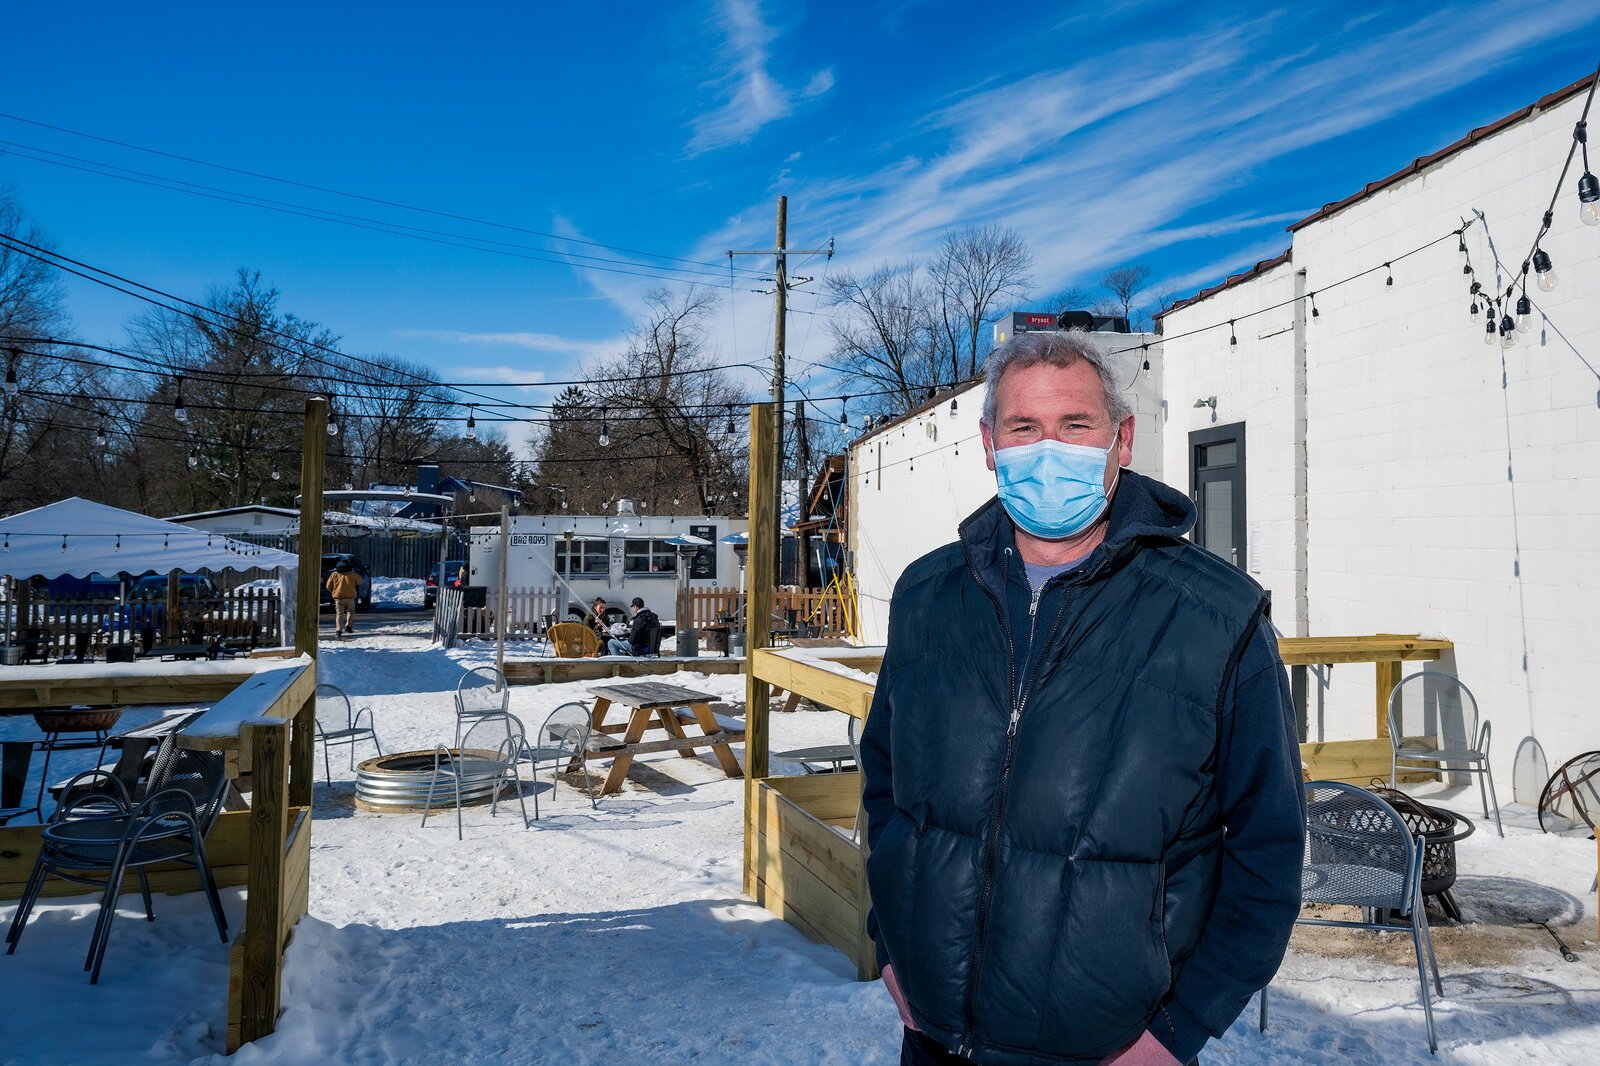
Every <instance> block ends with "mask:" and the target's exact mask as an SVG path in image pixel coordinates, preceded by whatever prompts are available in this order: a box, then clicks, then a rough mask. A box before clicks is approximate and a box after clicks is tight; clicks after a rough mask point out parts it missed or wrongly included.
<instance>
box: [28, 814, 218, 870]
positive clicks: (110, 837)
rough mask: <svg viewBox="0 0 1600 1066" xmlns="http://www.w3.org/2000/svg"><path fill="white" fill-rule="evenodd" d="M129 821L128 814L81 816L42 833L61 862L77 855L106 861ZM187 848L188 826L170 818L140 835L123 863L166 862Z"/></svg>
mask: <svg viewBox="0 0 1600 1066" xmlns="http://www.w3.org/2000/svg"><path fill="white" fill-rule="evenodd" d="M130 821H131V819H128V818H84V819H81V820H79V821H74V822H62V823H61V824H60V825H55V826H48V827H46V829H45V833H44V835H45V838H46V839H47V840H49V841H50V842H51V844H52V845H54V846H55V848H56V851H57V854H58V855H60V857H61V859H62V860H63V862H65V861H68V860H71V859H80V860H82V861H83V862H85V863H87V864H90V865H95V866H102V865H110V864H111V862H112V861H113V860H114V859H115V858H116V856H117V852H118V851H120V850H121V848H122V838H123V835H124V833H126V832H127V829H128V824H129V822H130ZM189 850H190V849H189V827H188V826H187V825H186V824H184V823H182V822H174V823H172V824H171V825H170V827H167V828H164V829H154V830H151V831H149V832H147V833H145V834H143V835H141V836H140V838H139V844H138V847H137V848H136V849H133V850H131V851H130V852H129V854H128V856H127V858H126V859H125V860H124V862H123V865H124V866H129V867H132V866H148V865H150V864H151V863H157V862H166V861H168V860H170V859H174V858H180V857H182V856H185V855H188V854H189Z"/></svg>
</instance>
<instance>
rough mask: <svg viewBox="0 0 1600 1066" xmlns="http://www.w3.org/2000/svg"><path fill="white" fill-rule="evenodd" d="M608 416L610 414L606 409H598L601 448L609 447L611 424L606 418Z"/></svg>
mask: <svg viewBox="0 0 1600 1066" xmlns="http://www.w3.org/2000/svg"><path fill="white" fill-rule="evenodd" d="M609 415H610V412H609V411H608V410H607V409H606V408H604V407H602V408H600V447H602V448H609V447H611V422H610V419H609V417H608V416H609Z"/></svg>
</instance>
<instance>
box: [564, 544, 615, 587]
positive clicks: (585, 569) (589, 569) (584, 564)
mask: <svg viewBox="0 0 1600 1066" xmlns="http://www.w3.org/2000/svg"><path fill="white" fill-rule="evenodd" d="M606 552H607V545H606V542H605V541H604V540H597V539H596V540H582V539H577V538H574V539H573V540H572V541H571V543H568V542H567V540H566V539H565V538H561V539H558V540H557V541H556V573H558V574H562V575H565V576H567V577H594V576H598V577H604V576H605V575H606V574H608V573H609V572H610V570H611V565H610V563H609V562H608V561H607V559H606Z"/></svg>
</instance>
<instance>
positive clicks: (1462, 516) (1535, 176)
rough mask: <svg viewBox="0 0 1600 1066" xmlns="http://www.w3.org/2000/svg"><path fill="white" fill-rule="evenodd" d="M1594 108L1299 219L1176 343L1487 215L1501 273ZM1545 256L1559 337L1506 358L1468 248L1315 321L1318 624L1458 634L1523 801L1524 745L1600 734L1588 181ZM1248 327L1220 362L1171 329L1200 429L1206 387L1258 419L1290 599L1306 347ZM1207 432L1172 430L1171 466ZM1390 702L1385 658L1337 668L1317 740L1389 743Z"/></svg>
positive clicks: (1267, 508)
mask: <svg viewBox="0 0 1600 1066" xmlns="http://www.w3.org/2000/svg"><path fill="white" fill-rule="evenodd" d="M1580 106H1581V99H1574V100H1570V101H1568V102H1567V103H1565V104H1563V105H1561V106H1559V107H1558V108H1556V109H1554V110H1553V111H1551V112H1548V113H1546V114H1544V115H1542V116H1538V117H1535V118H1533V119H1530V120H1528V121H1526V122H1523V123H1521V124H1519V125H1517V126H1515V127H1513V128H1511V129H1509V130H1507V131H1505V132H1503V133H1501V134H1498V135H1496V136H1494V137H1492V138H1490V139H1488V140H1486V141H1484V142H1482V143H1480V144H1478V145H1476V146H1473V147H1471V148H1469V149H1467V150H1465V151H1463V152H1461V153H1459V154H1457V155H1455V156H1453V157H1451V158H1450V159H1448V160H1445V161H1444V162H1442V163H1440V164H1438V165H1436V166H1435V167H1433V168H1431V169H1430V170H1429V171H1428V172H1427V173H1425V174H1423V175H1420V176H1417V177H1413V178H1410V179H1408V180H1406V181H1404V182H1402V183H1400V184H1397V185H1395V186H1392V187H1390V188H1388V189H1385V190H1383V191H1381V192H1379V193H1377V194H1375V195H1373V196H1371V197H1369V198H1368V199H1366V200H1364V201H1362V202H1360V203H1357V204H1355V205H1353V206H1352V207H1350V208H1347V209H1345V210H1344V211H1341V212H1339V213H1338V214H1336V215H1334V216H1332V217H1331V218H1329V219H1326V220H1323V221H1320V222H1317V223H1314V224H1312V225H1310V226H1308V227H1306V228H1305V229H1302V230H1301V231H1299V232H1298V233H1297V234H1296V235H1295V239H1294V264H1293V267H1292V268H1284V269H1283V270H1281V271H1275V272H1274V273H1273V274H1272V275H1270V276H1268V277H1266V278H1262V279H1259V280H1255V281H1252V282H1249V283H1246V284H1243V285H1240V286H1237V287H1235V288H1234V289H1231V290H1227V291H1225V292H1224V293H1221V294H1219V295H1218V296H1216V297H1213V298H1211V299H1208V300H1206V301H1204V302H1202V303H1201V304H1199V305H1197V306H1195V307H1192V308H1187V309H1185V310H1183V311H1181V312H1178V313H1175V314H1173V315H1171V316H1169V317H1168V319H1167V322H1166V327H1167V332H1168V335H1169V336H1172V335H1175V334H1178V333H1181V332H1183V331H1184V330H1186V329H1190V328H1193V326H1194V325H1196V324H1204V323H1205V322H1207V321H1217V320H1219V319H1220V320H1224V321H1225V320H1226V319H1227V318H1228V317H1229V315H1230V314H1233V313H1236V312H1234V311H1231V310H1230V308H1239V309H1240V310H1243V309H1244V308H1246V307H1249V306H1262V305H1264V304H1269V303H1275V302H1277V301H1278V300H1279V299H1281V298H1282V297H1283V294H1284V293H1285V291H1286V288H1287V286H1288V285H1290V284H1292V271H1295V270H1303V271H1305V272H1306V284H1307V287H1308V288H1309V289H1311V290H1316V289H1318V288H1319V286H1322V285H1326V284H1328V283H1329V282H1332V281H1335V280H1337V279H1339V278H1343V277H1346V276H1348V275H1351V274H1354V273H1356V272H1357V271H1360V270H1364V269H1366V268H1368V267H1372V266H1374V265H1377V264H1381V263H1382V262H1383V261H1385V260H1389V259H1393V258H1394V257H1395V256H1397V255H1399V254H1401V253H1402V252H1404V251H1406V250H1407V249H1410V248H1413V247H1416V246H1418V245H1421V244H1423V243H1424V242H1426V241H1428V240H1430V239H1432V238H1434V237H1437V236H1439V235H1440V234H1442V233H1445V232H1446V231H1448V230H1449V229H1450V228H1451V227H1452V226H1454V225H1457V224H1458V220H1459V219H1460V218H1461V217H1462V216H1465V217H1468V218H1471V217H1472V209H1474V208H1478V209H1481V210H1482V211H1483V212H1484V213H1485V214H1486V216H1487V225H1486V226H1485V225H1481V224H1480V225H1475V226H1474V227H1472V228H1471V229H1470V230H1469V231H1468V233H1467V245H1468V247H1469V249H1470V250H1471V254H1472V259H1473V263H1474V265H1475V266H1476V267H1477V269H1478V272H1479V276H1480V277H1481V278H1484V279H1486V280H1488V279H1492V277H1493V273H1492V271H1493V258H1492V254H1491V251H1490V243H1489V242H1490V240H1491V239H1492V240H1493V246H1494V247H1495V248H1498V249H1499V251H1500V253H1501V254H1502V255H1503V256H1505V257H1506V259H1507V260H1508V266H1509V267H1511V268H1512V269H1516V268H1517V267H1519V266H1520V263H1521V260H1522V257H1523V256H1524V255H1525V254H1526V253H1527V251H1528V248H1529V242H1530V241H1531V239H1532V236H1533V233H1534V230H1535V228H1536V226H1537V225H1538V221H1539V214H1540V212H1541V211H1542V210H1543V207H1544V204H1545V203H1546V202H1547V200H1548V197H1549V195H1550V191H1551V187H1552V184H1553V183H1554V181H1555V177H1556V174H1557V173H1558V171H1559V170H1560V166H1561V161H1562V159H1563V157H1564V156H1565V153H1566V151H1567V147H1568V145H1569V144H1570V138H1571V131H1572V127H1573V123H1574V122H1575V121H1576V119H1577V116H1578V111H1579V108H1580ZM1575 183H1576V182H1575V179H1569V181H1568V182H1567V185H1568V186H1575ZM1545 247H1546V248H1547V250H1548V251H1549V252H1550V254H1551V256H1552V257H1553V259H1554V260H1555V264H1556V268H1557V272H1558V274H1559V275H1560V277H1561V284H1560V286H1559V288H1558V290H1557V291H1556V292H1554V293H1551V294H1548V295H1546V294H1541V293H1539V292H1538V291H1537V290H1534V291H1532V292H1531V295H1532V296H1533V297H1534V300H1535V303H1536V304H1537V305H1538V306H1540V307H1541V308H1542V309H1543V310H1544V311H1545V312H1546V313H1547V314H1548V316H1549V320H1550V328H1548V329H1547V331H1546V338H1547V341H1546V343H1544V344H1542V345H1541V344H1540V343H1539V339H1538V337H1537V336H1536V337H1535V338H1534V343H1533V344H1532V345H1527V344H1524V345H1519V346H1518V347H1517V348H1515V349H1513V350H1511V351H1509V352H1506V353H1504V354H1505V359H1504V362H1503V363H1502V359H1501V355H1502V353H1501V350H1500V348H1499V347H1498V346H1495V347H1492V348H1491V347H1486V346H1485V345H1484V344H1483V343H1482V334H1483V323H1482V320H1481V318H1480V319H1479V320H1476V321H1474V320H1471V319H1469V318H1468V315H1467V303H1468V298H1467V294H1466V279H1465V278H1464V277H1463V276H1462V273H1461V258H1460V255H1459V253H1458V252H1457V251H1456V242H1455V240H1454V238H1451V239H1448V240H1446V241H1444V242H1442V243H1440V244H1438V245H1436V246H1434V247H1433V248H1431V249H1429V250H1427V251H1424V252H1422V253H1420V254H1418V255H1415V256H1413V257H1411V258H1409V259H1407V260H1405V261H1403V262H1400V263H1396V264H1395V266H1394V285H1393V286H1392V287H1390V286H1387V285H1385V284H1384V274H1383V272H1382V271H1381V270H1380V271H1379V272H1378V273H1377V274H1375V275H1371V276H1368V277H1367V278H1364V279H1362V280H1359V281H1355V282H1352V283H1351V284H1348V285H1344V286H1340V287H1338V288H1335V289H1333V290H1328V291H1324V292H1322V293H1319V295H1318V297H1317V301H1316V302H1317V306H1318V307H1319V309H1320V310H1321V312H1322V314H1321V316H1320V317H1319V318H1317V319H1315V320H1314V321H1312V322H1310V323H1308V325H1307V327H1306V338H1307V339H1306V353H1305V357H1306V361H1307V373H1308V398H1307V404H1308V433H1307V456H1308V478H1309V494H1308V500H1307V504H1308V515H1309V522H1308V531H1309V537H1308V545H1309V587H1308V591H1309V601H1310V632H1311V633H1313V634H1328V635H1332V634H1344V633H1376V632H1418V631H1420V632H1423V633H1425V634H1437V635H1442V636H1445V637H1448V638H1449V639H1451V640H1452V641H1454V642H1455V645H1456V651H1455V655H1454V658H1453V661H1452V660H1446V661H1445V662H1443V663H1441V664H1440V665H1441V667H1443V668H1445V669H1449V670H1453V671H1455V672H1457V673H1458V674H1459V675H1460V676H1461V677H1462V678H1463V680H1465V681H1466V682H1467V684H1468V685H1469V686H1470V687H1471V688H1472V689H1473V691H1474V692H1475V693H1476V694H1477V696H1478V699H1479V702H1480V704H1481V705H1482V707H1483V709H1484V713H1485V715H1486V716H1487V717H1489V718H1490V719H1491V720H1493V722H1494V726H1495V739H1494V745H1493V762H1494V769H1495V772H1496V774H1497V775H1499V777H1500V783H1501V786H1502V795H1503V796H1505V797H1506V798H1509V784H1510V780H1511V775H1510V769H1511V763H1512V757H1513V753H1514V752H1515V750H1516V748H1517V745H1518V742H1519V741H1520V740H1521V738H1523V737H1524V736H1530V735H1531V736H1533V737H1535V738H1537V739H1538V740H1539V742H1540V743H1541V744H1542V746H1543V747H1544V749H1545V752H1546V755H1547V757H1548V759H1549V761H1550V764H1551V766H1552V768H1553V767H1554V766H1555V765H1556V764H1557V763H1558V762H1559V761H1560V760H1563V759H1565V758H1567V757H1569V756H1571V755H1574V754H1577V753H1578V752H1580V751H1584V750H1588V749H1592V748H1597V747H1600V713H1596V704H1595V699H1596V693H1600V623H1597V617H1600V615H1597V611H1596V602H1597V601H1596V594H1597V593H1600V406H1597V405H1600V394H1597V392H1596V386H1597V384H1600V382H1597V380H1596V373H1595V372H1594V371H1592V370H1590V369H1588V368H1587V367H1586V366H1585V365H1584V362H1583V361H1582V360H1581V359H1580V358H1579V357H1578V356H1577V355H1576V354H1574V353H1573V351H1572V350H1571V349H1569V348H1568V347H1567V346H1566V345H1565V344H1564V343H1563V342H1562V340H1561V337H1560V336H1558V331H1559V333H1560V334H1562V335H1564V336H1565V337H1566V338H1567V339H1568V340H1570V341H1571V342H1572V344H1573V345H1574V346H1575V347H1576V348H1577V349H1578V351H1580V352H1582V353H1583V356H1584V358H1586V359H1587V360H1588V361H1589V362H1590V363H1592V364H1595V365H1596V366H1600V231H1596V230H1594V229H1590V228H1587V227H1584V226H1581V225H1580V224H1579V223H1578V220H1577V201H1576V197H1575V195H1574V194H1573V188H1563V189H1562V190H1561V197H1560V200H1559V202H1558V204H1557V208H1556V212H1555V224H1554V227H1553V229H1552V231H1551V233H1550V235H1549V236H1548V237H1547V238H1546V240H1545ZM1280 275H1281V276H1280ZM1530 288H1531V286H1530ZM1290 336H1292V334H1291V335H1290ZM1240 341H1241V344H1240V355H1239V357H1238V359H1237V360H1235V361H1228V360H1225V359H1219V358H1218V357H1217V355H1216V351H1217V345H1216V344H1215V342H1214V341H1209V340H1202V339H1200V338H1196V339H1194V340H1192V341H1182V340H1176V341H1168V342H1167V343H1166V356H1167V364H1168V370H1167V380H1168V381H1169V383H1171V386H1172V388H1171V391H1170V392H1169V399H1170V400H1171V401H1172V407H1173V412H1174V415H1175V416H1180V415H1181V416H1183V417H1184V418H1185V419H1187V416H1188V415H1189V414H1190V412H1189V411H1188V410H1186V407H1187V405H1188V404H1189V403H1192V402H1193V398H1194V397H1195V396H1200V395H1209V394H1211V393H1213V392H1214V393H1216V394H1217V395H1218V397H1219V412H1220V413H1219V423H1222V422H1228V421H1235V420H1241V419H1242V420H1244V421H1245V422H1246V423H1247V439H1248V443H1249V465H1248V468H1247V478H1248V482H1249V484H1248V507H1249V517H1250V520H1251V522H1252V524H1253V523H1254V522H1255V521H1256V520H1257V519H1259V520H1260V521H1261V522H1262V523H1263V526H1262V529H1263V535H1264V537H1265V538H1266V541H1267V543H1266V545H1265V549H1266V550H1265V558H1266V559H1269V560H1271V564H1270V565H1269V566H1267V567H1266V568H1265V572H1264V573H1263V574H1262V575H1261V578H1262V580H1263V583H1264V584H1266V585H1267V586H1268V587H1269V588H1272V589H1273V590H1274V592H1275V593H1276V592H1278V590H1279V588H1280V587H1282V586H1283V582H1284V581H1285V580H1288V579H1290V578H1291V577H1292V575H1290V576H1288V577H1286V574H1285V571H1284V569H1283V567H1282V565H1281V564H1280V560H1282V559H1284V558H1286V557H1289V553H1292V542H1293V522H1292V516H1293V500H1292V499H1287V500H1286V499H1285V498H1284V495H1283V493H1284V484H1285V481H1284V478H1283V477H1282V476H1281V474H1278V473H1275V471H1278V470H1279V468H1280V467H1281V466H1282V465H1283V462H1284V461H1285V460H1287V459H1288V458H1289V456H1287V455H1285V456H1281V457H1280V456H1279V455H1278V454H1277V453H1278V452H1280V451H1288V449H1287V441H1288V440H1289V438H1288V437H1286V435H1285V434H1284V432H1283V431H1282V429H1281V428H1280V427H1281V423H1282V421H1283V419H1284V415H1283V413H1282V408H1283V406H1284V405H1283V404H1282V403H1280V402H1278V399H1277V398H1278V397H1279V396H1288V395H1289V393H1290V392H1291V391H1292V377H1291V375H1292V371H1293V358H1292V356H1293V352H1292V349H1288V348H1284V347H1283V345H1282V344H1270V345H1269V344H1267V343H1262V344H1260V345H1253V344H1252V345H1249V346H1248V347H1247V345H1246V343H1245V336H1244V334H1243V333H1241V334H1240ZM1225 347H1226V337H1225V336H1224V338H1223V343H1222V348H1223V349H1224V350H1225ZM1180 368H1181V369H1180ZM1252 382H1254V384H1251V383H1252ZM1235 390H1238V396H1239V399H1238V400H1237V401H1235V400H1234V398H1233V393H1234V392H1235ZM1290 399H1291V400H1292V397H1290ZM1235 404H1237V405H1236V406H1235ZM1291 406H1292V404H1291ZM1200 413H1201V412H1194V414H1200ZM1175 421H1176V417H1175ZM1188 428H1191V427H1189V426H1188V425H1187V424H1185V425H1173V426H1169V427H1168V429H1169V439H1168V446H1167V461H1168V464H1169V469H1173V466H1172V464H1173V463H1174V457H1175V456H1176V455H1179V454H1181V451H1182V448H1183V446H1184V439H1185V436H1186V431H1187V429H1188ZM1508 468H1509V476H1508ZM1281 602H1282V596H1281V594H1280V595H1278V596H1275V604H1281ZM1275 617H1276V620H1277V621H1278V623H1279V625H1280V627H1283V628H1285V629H1286V630H1287V627H1285V626H1284V621H1285V618H1286V617H1289V618H1292V615H1288V616H1286V615H1285V613H1284V612H1283V611H1282V610H1281V609H1278V608H1276V607H1275ZM1373 696H1374V693H1373V691H1372V671H1371V670H1370V669H1369V668H1367V667H1364V666H1360V667H1357V666H1349V667H1339V668H1337V669H1336V670H1335V671H1334V681H1333V684H1332V685H1331V687H1330V688H1329V689H1328V691H1327V693H1326V704H1325V706H1324V707H1323V708H1322V713H1321V715H1320V716H1319V715H1318V713H1317V709H1316V708H1313V711H1312V730H1313V734H1314V735H1317V734H1318V733H1319V726H1320V727H1321V728H1320V734H1321V735H1324V736H1326V737H1327V738H1329V739H1337V738H1346V737H1360V736H1370V735H1372V732H1373V711H1372V705H1373Z"/></svg>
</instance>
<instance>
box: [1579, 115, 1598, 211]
mask: <svg viewBox="0 0 1600 1066" xmlns="http://www.w3.org/2000/svg"><path fill="white" fill-rule="evenodd" d="M1572 137H1573V139H1574V140H1576V141H1577V142H1578V147H1579V148H1581V149H1582V150H1583V176H1582V177H1581V178H1579V179H1578V218H1579V220H1580V221H1582V222H1583V224H1584V225H1585V226H1600V179H1597V178H1596V177H1595V176H1594V172H1593V171H1591V170H1590V169H1589V124H1588V123H1587V122H1584V121H1581V120H1580V121H1579V122H1578V125H1577V126H1576V127H1574V129H1573V131H1572Z"/></svg>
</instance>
